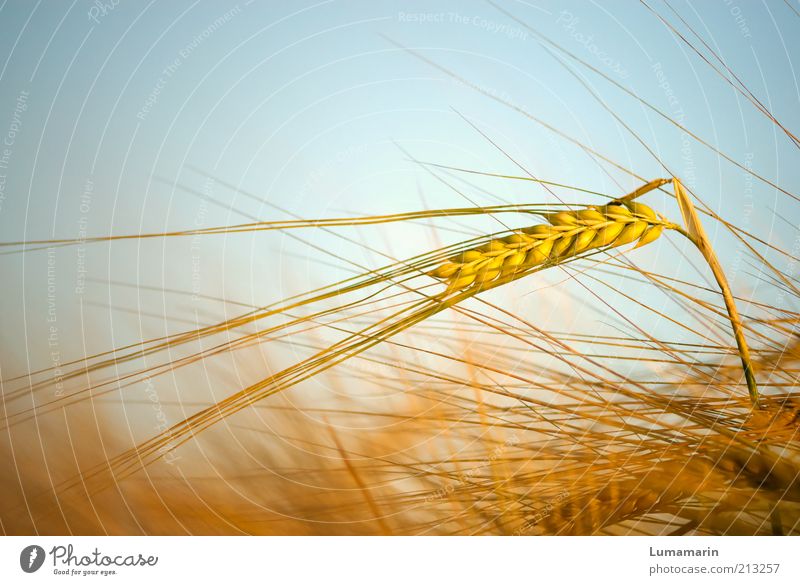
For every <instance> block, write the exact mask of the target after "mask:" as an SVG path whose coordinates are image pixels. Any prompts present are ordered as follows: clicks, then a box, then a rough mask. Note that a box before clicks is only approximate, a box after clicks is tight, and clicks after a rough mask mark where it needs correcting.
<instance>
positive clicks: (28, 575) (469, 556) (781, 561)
mask: <svg viewBox="0 0 800 585" xmlns="http://www.w3.org/2000/svg"><path fill="white" fill-rule="evenodd" d="M799 547H800V540H798V538H797V537H365V538H361V537H160V536H146V537H145V536H141V537H94V536H91V537H86V536H81V537H49V536H48V537H36V536H26V537H17V536H13V537H3V538H0V552H1V553H2V554H0V583H4V584H6V583H14V584H16V583H49V582H60V583H65V582H71V583H86V582H92V583H96V582H106V583H115V584H123V583H137V584H141V583H143V582H144V583H166V582H179V580H181V579H186V578H190V579H194V580H201V581H202V582H203V583H217V582H219V583H222V582H228V583H231V582H244V581H240V580H241V579H249V580H257V582H259V583H262V582H270V581H277V582H289V583H317V582H326V583H347V584H348V585H353V584H357V583H369V584H373V583H415V584H416V583H434V582H441V583H444V582H458V583H485V582H504V583H509V582H510V580H511V579H513V580H515V581H521V582H529V583H542V582H547V580H549V579H553V580H557V581H560V580H563V579H569V580H570V581H572V580H577V579H587V580H588V581H587V582H589V583H595V582H598V580H599V582H602V583H604V582H613V583H615V584H619V583H643V582H649V581H652V582H653V583H684V582H685V583H703V584H706V583H727V584H731V583H743V584H744V583H746V584H748V585H749V584H758V583H764V584H771V583H795V584H796V583H800V570H799V569H798V567H799V566H800V561H798V556H800V555H799V553H798V551H800V548H799ZM234 580H235V581H234Z"/></svg>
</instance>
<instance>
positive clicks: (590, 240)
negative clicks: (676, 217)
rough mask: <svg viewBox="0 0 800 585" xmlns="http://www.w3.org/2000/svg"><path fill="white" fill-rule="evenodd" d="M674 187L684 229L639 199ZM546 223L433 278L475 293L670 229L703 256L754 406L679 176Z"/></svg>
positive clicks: (740, 343)
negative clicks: (669, 185) (670, 184)
mask: <svg viewBox="0 0 800 585" xmlns="http://www.w3.org/2000/svg"><path fill="white" fill-rule="evenodd" d="M670 182H671V183H672V184H673V188H674V190H675V197H676V198H677V200H678V205H679V207H680V210H681V214H682V216H683V220H684V223H685V224H686V229H683V228H681V227H680V226H678V225H676V224H674V223H671V222H668V221H667V220H666V219H665V218H664V217H662V216H659V215H658V214H657V213H656V212H655V211H653V210H652V209H651V208H650V207H648V206H647V205H645V204H643V203H639V202H638V201H635V200H636V199H637V198H638V197H641V196H642V195H644V194H646V193H648V192H650V191H652V190H654V189H657V188H659V187H661V186H663V185H666V184H667V183H670ZM545 217H546V218H547V220H548V221H549V225H548V224H539V225H534V226H532V227H528V228H524V229H522V230H517V231H515V232H514V233H512V234H511V235H509V236H505V237H503V238H495V239H492V240H490V241H489V242H488V243H486V244H484V245H482V246H480V247H477V248H473V249H470V250H467V251H465V252H462V253H461V254H459V255H458V256H456V257H454V258H451V259H450V260H448V261H446V262H444V263H442V264H440V265H439V266H438V267H437V268H436V269H435V270H433V271H432V272H431V275H432V276H434V277H436V278H439V279H441V280H443V281H444V282H446V283H447V291H446V294H449V293H452V292H456V291H465V290H470V291H473V292H479V291H480V290H483V289H485V288H489V287H492V286H493V284H492V283H495V285H496V284H500V283H502V282H507V281H510V280H514V279H516V278H518V277H521V276H524V275H525V274H527V273H529V272H530V271H532V270H533V269H535V268H545V267H547V266H548V265H556V264H559V263H561V262H564V261H566V260H569V259H570V258H574V257H576V256H577V255H579V254H582V253H584V252H587V251H591V250H603V249H610V248H615V247H619V246H623V245H625V244H629V243H631V242H634V241H637V240H638V242H637V244H636V246H635V247H636V248H639V247H641V246H644V245H646V244H649V243H650V242H653V241H654V240H656V239H658V237H659V236H660V235H661V234H662V232H663V231H664V229H665V228H666V229H672V230H675V231H677V232H679V233H680V234H682V235H683V236H685V237H686V238H688V239H689V240H690V241H691V242H692V243H693V244H694V245H695V246H696V247H697V248H698V250H700V253H701V254H702V255H703V257H704V258H705V260H706V262H707V263H708V266H709V268H710V269H711V272H712V273H713V275H714V278H715V279H716V281H717V284H718V285H719V287H720V291H721V292H722V298H723V300H724V302H725V308H726V310H727V312H728V317H729V320H730V323H731V328H732V329H733V335H734V338H735V339H736V345H737V348H738V350H739V357H740V359H741V361H742V368H743V370H744V376H745V380H746V381H747V388H748V392H749V394H750V399H751V401H752V403H753V406H754V407H755V408H758V407H759V404H758V386H757V384H756V379H755V374H754V370H753V365H752V359H751V357H750V349H749V347H748V345H747V340H746V339H745V336H744V328H743V325H742V320H741V317H740V316H739V312H738V310H737V308H736V303H735V302H734V299H733V293H732V292H731V289H730V285H729V284H728V280H727V278H726V277H725V273H724V271H723V270H722V266H721V264H720V263H719V260H718V259H717V256H716V254H715V252H714V249H713V247H712V246H711V243H710V241H709V239H708V237H707V236H706V234H705V230H704V229H703V226H702V223H701V222H700V218H699V216H698V215H697V212H696V211H695V209H694V205H693V204H692V202H691V199H689V196H688V194H687V193H686V191H685V189H684V188H683V185H682V184H681V182H680V180H678V179H677V178H673V179H655V180H653V181H650V182H649V183H647V184H645V185H643V186H642V187H640V188H638V189H636V190H635V191H633V192H632V193H629V194H628V195H626V196H624V197H622V198H620V199H618V200H616V201H612V202H611V203H609V204H608V205H604V206H600V207H598V206H589V207H584V208H582V209H579V210H577V211H559V212H555V213H550V214H546V215H545Z"/></svg>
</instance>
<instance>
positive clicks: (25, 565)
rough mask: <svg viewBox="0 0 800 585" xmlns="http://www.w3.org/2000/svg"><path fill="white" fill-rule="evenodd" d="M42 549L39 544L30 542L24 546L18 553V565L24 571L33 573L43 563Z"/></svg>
mask: <svg viewBox="0 0 800 585" xmlns="http://www.w3.org/2000/svg"><path fill="white" fill-rule="evenodd" d="M44 557H45V554H44V549H43V548H42V547H41V546H38V545H35V544H32V545H30V546H26V547H25V548H23V549H22V552H21V553H19V566H20V567H21V568H22V570H23V571H25V572H26V573H35V572H36V571H38V570H39V569H40V568H41V567H42V564H43V563H44Z"/></svg>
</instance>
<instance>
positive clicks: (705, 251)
mask: <svg viewBox="0 0 800 585" xmlns="http://www.w3.org/2000/svg"><path fill="white" fill-rule="evenodd" d="M672 183H673V186H674V188H675V197H676V198H677V199H678V205H679V206H680V210H681V214H682V215H683V220H684V223H685V224H686V228H687V229H683V228H681V227H680V226H677V225H675V226H671V227H673V229H674V230H676V231H677V232H679V233H681V234H682V235H683V236H685V237H686V238H688V240H689V241H690V242H692V243H693V244H694V245H695V246H696V247H697V249H698V250H700V253H701V254H702V255H703V258H705V259H706V263H707V264H708V266H709V268H711V273H712V274H713V275H714V278H715V279H716V281H717V285H719V288H720V290H721V291H722V298H723V299H724V300H725V308H726V309H727V310H728V319H729V320H730V322H731V328H732V329H733V336H734V337H735V338H736V345H737V347H738V349H739V357H740V358H741V360H742V368H743V369H744V377H745V380H747V390H748V392H749V393H750V400H751V401H752V403H753V407H754V408H759V404H758V385H757V384H756V376H755V371H754V370H753V363H752V360H751V359H750V348H749V347H748V345H747V340H746V339H745V336H744V326H743V325H742V319H741V317H739V311H738V310H737V309H736V303H735V302H734V300H733V293H732V292H731V287H730V285H729V284H728V279H727V277H726V276H725V272H724V271H723V270H722V265H721V264H720V263H719V259H718V258H717V255H716V253H715V252H714V248H713V247H712V246H711V242H710V241H709V240H708V236H706V233H705V230H704V229H703V225H702V224H701V223H700V218H699V217H698V215H697V212H696V211H695V209H694V205H693V204H692V201H691V199H689V195H688V194H687V193H686V190H685V189H684V188H683V185H681V182H680V181H679V180H678V179H677V178H674V179H673V180H672Z"/></svg>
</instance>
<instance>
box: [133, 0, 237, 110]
mask: <svg viewBox="0 0 800 585" xmlns="http://www.w3.org/2000/svg"><path fill="white" fill-rule="evenodd" d="M241 12H242V7H241V6H239V5H238V4H237V5H236V6H234V7H233V8H231V9H230V10H228V11H227V12H225V13H224V14H223V15H221V16H219V17H218V18H216V19H215V20H214V22H212V23H211V24H210V25H208V26H207V27H206V28H204V29H203V30H202V31H201V32H200V33H198V34H197V35H195V37H194V38H193V39H192V40H191V41H190V42H188V43H186V45H184V47H183V48H182V49H181V50H180V51H178V55H177V56H176V57H175V59H173V60H172V62H171V63H170V64H169V65H167V66H166V67H165V68H164V69H163V70H162V71H161V76H160V77H159V78H158V80H157V81H156V83H155V85H154V86H153V89H152V90H151V91H150V93H149V94H148V96H147V98H146V99H145V101H144V104H142V107H141V108H140V109H139V111H138V112H137V114H136V117H137V118H138V119H139V120H141V121H144V120H145V119H146V118H147V115H148V114H149V113H150V111H151V110H152V109H153V107H154V106H155V105H156V104H157V103H158V99H159V96H160V95H161V92H162V90H163V89H164V88H165V87H166V86H167V84H168V83H169V80H170V79H171V78H172V77H174V76H175V74H176V73H177V72H178V70H179V69H180V68H181V66H182V65H183V64H184V63H185V62H186V60H187V59H189V57H191V56H192V53H194V52H195V51H196V50H197V48H198V47H199V46H200V45H202V44H203V43H204V42H205V41H206V40H208V38H209V37H210V36H211V35H212V34H214V33H215V32H217V31H218V30H219V29H220V28H222V27H223V26H225V25H226V24H228V23H229V22H230V21H231V19H233V17H234V16H236V15H238V14H240V13H241Z"/></svg>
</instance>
